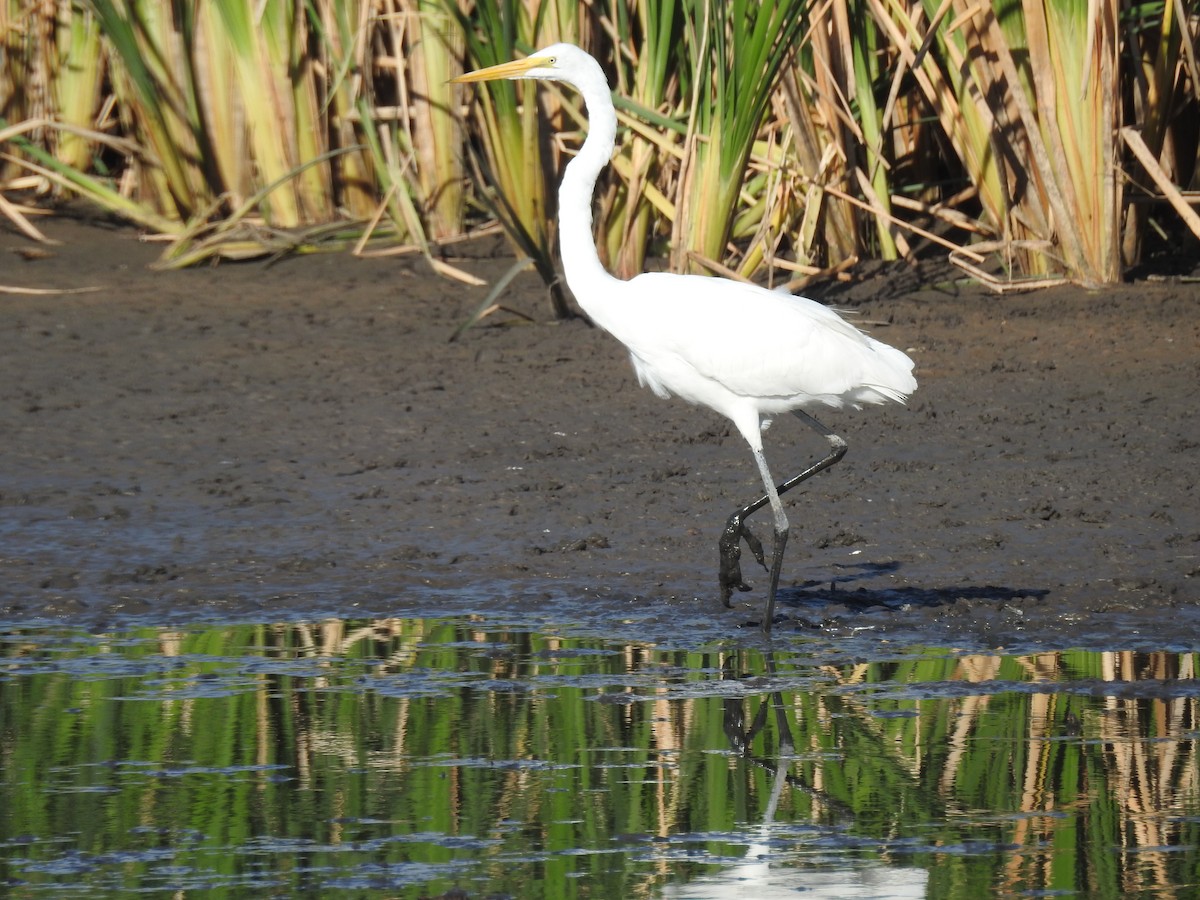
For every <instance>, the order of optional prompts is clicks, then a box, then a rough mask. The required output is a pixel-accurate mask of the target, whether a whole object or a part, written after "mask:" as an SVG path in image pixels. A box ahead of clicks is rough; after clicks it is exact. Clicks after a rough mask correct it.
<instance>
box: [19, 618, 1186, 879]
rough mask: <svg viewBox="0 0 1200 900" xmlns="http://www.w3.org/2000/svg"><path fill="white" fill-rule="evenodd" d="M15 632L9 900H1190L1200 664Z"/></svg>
mask: <svg viewBox="0 0 1200 900" xmlns="http://www.w3.org/2000/svg"><path fill="white" fill-rule="evenodd" d="M773 646H774V649H773V650H769V651H768V650H765V649H756V648H753V647H747V646H736V645H733V644H728V645H727V644H721V643H714V644H712V645H700V646H691V645H688V644H686V643H683V642H681V643H680V644H679V645H677V646H666V645H663V644H654V645H652V644H648V643H647V644H641V643H637V642H634V641H629V640H617V639H613V638H605V637H597V636H591V635H581V634H576V633H572V632H570V631H568V630H558V629H552V628H549V627H545V626H542V627H539V628H534V627H529V626H527V625H522V624H520V623H519V622H518V623H516V624H514V623H513V622H507V623H505V622H499V621H490V620H488V619H485V618H482V617H462V618H458V619H377V620H337V619H330V620H326V621H321V622H292V623H287V624H257V625H247V624H235V625H227V626H217V625H211V624H209V625H196V626H192V627H172V628H170V629H164V628H151V627H137V628H130V629H129V630H125V631H119V632H110V633H106V634H88V633H84V632H79V631H70V630H65V629H61V628H33V627H25V626H12V627H9V628H7V629H5V630H4V631H3V633H2V634H0V759H2V761H3V774H2V781H0V811H2V813H0V892H5V893H7V895H9V896H13V897H42V896H54V897H71V896H119V895H126V894H128V895H132V894H135V893H136V894H142V895H148V896H164V895H166V894H172V895H175V896H179V897H186V896H195V895H199V894H200V893H201V892H203V894H204V896H216V897H220V896H245V895H247V894H248V893H250V892H251V891H255V892H262V893H264V894H267V895H273V896H303V895H313V896H317V895H319V896H322V897H373V896H380V897H384V896H386V897H411V898H417V897H424V896H438V895H441V894H444V893H446V892H449V891H452V890H459V891H462V892H465V894H466V895H467V896H469V897H518V898H542V897H545V898H557V897H576V896H578V897H605V898H611V897H663V896H665V897H698V898H699V897H711V898H717V897H732V896H737V897H740V898H750V897H754V898H769V897H772V896H785V895H786V896H793V895H794V894H795V892H797V891H804V892H805V893H804V896H807V897H831V898H832V897H838V898H847V897H964V896H967V897H970V896H973V895H974V896H994V895H1006V896H1089V897H1137V896H1145V897H1150V896H1154V897H1163V896H1180V897H1182V896H1192V895H1194V893H1193V892H1195V891H1197V890H1198V887H1200V886H1198V880H1200V875H1198V873H1200V856H1198V854H1197V847H1198V845H1200V784H1198V782H1200V766H1198V765H1197V759H1196V755H1197V740H1198V738H1200V731H1198V728H1200V723H1198V719H1197V713H1198V711H1200V710H1198V698H1200V682H1198V681H1197V680H1196V664H1197V659H1198V657H1200V654H1196V653H1176V652H1139V653H1122V652H1093V651H1082V650H1077V651H1058V652H1050V651H1047V652H1039V653H1036V654H1026V655H1001V654H978V653H962V652H956V651H953V650H949V649H944V648H936V647H906V648H900V647H888V648H884V649H883V651H882V655H880V652H879V651H878V649H877V652H876V653H873V654H872V655H871V657H870V658H871V659H872V660H873V661H871V662H864V661H862V660H860V659H856V658H852V657H851V656H849V655H847V654H846V653H844V652H842V651H839V650H838V649H837V647H836V645H833V644H830V643H827V642H816V641H811V642H809V641H803V640H791V641H785V640H778V641H776V642H775V644H774V645H773Z"/></svg>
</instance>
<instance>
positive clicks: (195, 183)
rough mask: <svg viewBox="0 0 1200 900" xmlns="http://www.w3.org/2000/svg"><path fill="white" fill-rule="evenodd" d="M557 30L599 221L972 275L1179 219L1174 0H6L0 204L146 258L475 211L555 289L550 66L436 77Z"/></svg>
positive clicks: (197, 254) (1065, 271)
mask: <svg viewBox="0 0 1200 900" xmlns="http://www.w3.org/2000/svg"><path fill="white" fill-rule="evenodd" d="M556 40H569V41H574V42H576V43H579V44H580V45H582V46H584V47H585V48H586V49H588V50H589V51H590V52H592V53H593V54H594V55H596V56H597V57H598V58H599V59H600V60H601V61H602V63H603V64H604V65H605V67H606V69H607V70H608V71H609V72H610V77H611V80H612V83H613V84H614V89H615V93H616V95H617V97H618V109H619V114H620V116H621V124H622V127H621V131H620V135H619V138H618V149H617V154H616V158H615V159H614V164H613V165H612V166H611V167H610V168H609V170H608V171H607V172H606V173H605V176H604V179H603V181H602V184H601V186H600V189H599V191H598V200H597V203H598V206H599V210H598V215H597V217H596V218H597V240H598V243H599V245H600V247H601V253H602V255H603V256H604V257H605V259H606V261H607V263H608V264H609V265H610V266H611V267H612V268H614V269H615V270H616V271H617V272H619V273H620V274H623V275H630V274H632V273H634V272H637V271H640V270H641V269H643V268H644V267H646V265H647V259H648V258H651V257H652V258H656V259H657V260H658V261H657V262H651V263H650V265H653V266H665V267H669V268H671V269H674V270H676V271H686V270H707V271H714V272H721V273H723V274H729V275H732V276H734V277H741V278H746V279H754V280H758V281H763V282H770V283H775V282H780V281H785V282H791V283H792V284H793V285H794V284H796V283H798V282H803V280H804V279H807V278H809V277H812V276H814V275H817V274H820V273H829V272H838V271H841V270H843V269H845V268H847V267H849V266H851V265H853V264H854V262H855V261H857V260H861V259H865V258H879V259H900V258H903V259H909V260H916V259H918V258H920V257H922V256H928V255H930V254H938V255H942V256H947V257H948V258H949V259H950V260H951V261H952V262H954V263H955V264H957V265H958V266H960V267H961V268H962V269H963V270H964V272H965V273H966V274H967V275H969V276H970V277H972V278H976V279H979V280H981V281H983V282H984V283H987V284H989V285H991V286H992V287H994V288H995V289H997V290H1008V289H1017V288H1030V287H1036V286H1040V285H1045V284H1054V283H1058V282H1061V281H1064V280H1066V281H1072V282H1076V283H1079V284H1083V285H1088V286H1095V285H1102V284H1105V283H1110V282H1113V281H1115V280H1118V279H1120V278H1121V277H1122V276H1123V274H1124V273H1125V272H1126V271H1127V270H1128V269H1129V268H1130V267H1131V266H1134V265H1137V264H1138V263H1140V262H1142V261H1143V259H1144V258H1145V256H1146V255H1147V254H1148V253H1149V252H1151V251H1152V250H1153V249H1154V248H1155V247H1158V246H1172V245H1174V246H1178V243H1179V241H1180V240H1189V241H1193V242H1194V241H1196V240H1197V239H1200V216H1197V214H1196V211H1195V206H1196V204H1197V203H1198V202H1200V165H1197V162H1198V158H1200V150H1198V148H1200V96H1198V88H1197V85H1198V84H1200V60H1198V52H1197V51H1198V49H1200V11H1198V10H1197V7H1196V5H1195V4H1194V3H1191V2H1187V0H1155V2H1144V3H1136V2H1131V0H1087V2H1085V0H1022V2H1021V3H1001V2H998V0H991V2H986V0H985V2H983V3H973V2H969V0H766V2H762V3H748V2H742V0H735V2H732V3H717V2H715V0H594V2H589V3H577V2H569V0H310V2H307V3H304V4H297V3H290V2H283V0H220V2H211V3H201V2H198V0H180V2H178V3H174V4H169V5H167V4H161V3H158V2H154V0H0V41H2V48H3V51H2V52H3V55H2V56H0V215H2V216H5V217H6V218H7V219H9V220H10V221H11V222H12V223H14V224H15V225H16V227H19V228H21V229H22V230H23V231H24V232H25V233H26V234H28V235H29V236H30V237H31V238H39V237H40V236H41V234H40V231H39V230H38V228H37V226H36V221H37V219H36V215H35V214H36V213H37V212H39V208H44V207H45V206H46V203H45V199H46V198H57V197H63V196H67V195H77V196H82V197H85V198H87V199H88V200H90V201H92V202H94V203H96V204H98V205H100V206H101V207H103V208H105V209H107V210H109V211H111V212H112V213H115V214H117V215H119V216H121V217H123V218H125V219H127V220H129V221H131V222H134V223H136V224H137V225H138V226H140V227H141V228H143V229H144V230H145V231H146V232H147V233H148V234H152V235H155V236H158V237H161V238H163V239H165V240H166V241H167V243H166V249H165V251H164V253H163V257H162V264H163V265H176V266H177V265H188V264H192V263H195V262H197V261H199V260H203V259H209V258H214V257H227V258H243V257H247V256H253V255H258V254H269V253H278V252H304V251H308V250H314V249H319V248H325V247H345V248H350V249H353V250H354V251H355V252H359V253H380V252H393V253H399V252H419V253H424V254H425V255H426V256H427V257H428V258H429V260H430V262H431V264H433V265H434V266H435V267H436V268H437V270H438V271H440V272H443V273H444V274H447V275H452V276H457V277H461V278H467V277H468V276H467V275H466V274H465V273H463V272H461V271H460V270H458V269H456V268H455V267H454V266H452V265H451V264H450V263H449V262H447V253H446V251H445V250H444V249H443V248H444V245H448V244H451V243H452V242H454V241H455V240H458V239H460V238H462V237H464V236H466V235H469V234H471V233H473V232H474V231H476V230H478V229H479V228H483V227H487V226H488V225H489V224H493V223H498V224H499V226H501V227H502V228H503V229H504V231H505V233H506V234H508V236H509V237H510V238H511V241H512V244H513V247H514V249H515V250H516V251H517V253H518V254H520V255H521V256H522V257H523V258H528V259H531V260H533V262H534V264H535V265H536V267H537V269H538V270H539V272H540V273H541V274H542V276H543V277H544V278H545V279H546V281H547V282H548V283H550V284H551V285H555V287H554V289H553V290H552V294H551V297H552V307H553V310H554V312H555V314H557V315H565V314H567V310H568V307H567V305H566V302H565V299H564V296H563V294H562V291H561V288H560V287H557V286H556V281H557V279H556V275H555V272H556V264H555V259H554V224H553V223H554V212H555V210H554V203H555V195H554V185H555V183H556V180H557V173H558V171H559V170H560V169H561V166H562V164H563V163H564V161H565V158H566V157H567V156H569V154H570V153H572V152H573V150H574V149H575V148H576V147H577V146H578V144H579V143H580V141H581V140H582V138H583V136H584V133H585V122H584V120H583V117H582V110H581V109H580V108H579V105H578V100H577V98H575V97H574V96H572V95H571V94H570V92H566V91H563V92H559V91H556V90H553V89H550V90H546V89H542V90H538V89H537V88H535V87H534V86H533V85H527V84H522V85H516V84H513V83H508V82H500V83H491V84H488V85H487V86H486V87H483V88H481V89H479V90H474V89H472V90H470V91H467V90H465V89H464V88H461V87H459V86H455V85H451V84H449V79H450V78H452V77H453V76H454V75H455V74H458V73H459V72H461V71H462V69H463V67H464V66H466V67H471V68H474V67H478V66H483V65H488V64H492V63H494V62H499V61H501V60H503V59H505V58H509V57H513V56H517V55H520V54H522V53H526V52H530V51H531V50H533V49H536V47H537V46H540V45H543V44H546V43H549V42H552V41H556Z"/></svg>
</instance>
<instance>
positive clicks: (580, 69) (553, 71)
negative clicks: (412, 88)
mask: <svg viewBox="0 0 1200 900" xmlns="http://www.w3.org/2000/svg"><path fill="white" fill-rule="evenodd" d="M599 71H600V66H599V65H598V64H597V63H596V61H595V60H594V59H592V58H591V57H590V56H588V54H587V53H585V52H584V51H582V50H580V49H579V48H578V47H576V46H575V45H574V44H551V45H550V46H549V47H543V48H542V49H541V50H538V51H537V52H536V53H534V54H532V55H530V56H527V57H525V58H524V59H515V60H513V61H512V62H506V63H500V64H499V65H497V66H488V67H487V68H486V69H476V70H475V71H474V72H467V73H465V74H463V75H459V76H458V77H457V78H451V79H450V80H451V81H453V82H454V83H455V84H465V83H467V82H472V81H496V80H498V79H501V78H505V79H508V80H510V81H511V80H514V79H518V78H539V79H542V80H549V81H566V82H568V83H571V84H578V83H579V82H580V80H581V77H582V76H584V75H585V74H592V73H593V72H599Z"/></svg>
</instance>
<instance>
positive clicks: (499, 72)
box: [450, 56, 550, 84]
mask: <svg viewBox="0 0 1200 900" xmlns="http://www.w3.org/2000/svg"><path fill="white" fill-rule="evenodd" d="M549 61H550V57H548V56H527V57H525V58H524V59H514V60H513V61H512V62H506V63H500V65H498V66H488V67H487V68H486V69H476V70H475V71H474V72H466V73H464V74H462V75H459V76H458V77H456V78H451V79H450V81H451V82H453V83H454V84H466V83H467V82H470V81H497V80H499V79H501V78H520V77H521V76H522V75H524V74H525V73H526V72H528V71H529V70H530V69H536V68H538V67H539V66H544V65H546V63H548V62H549Z"/></svg>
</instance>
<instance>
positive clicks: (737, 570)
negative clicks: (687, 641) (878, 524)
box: [718, 410, 846, 633]
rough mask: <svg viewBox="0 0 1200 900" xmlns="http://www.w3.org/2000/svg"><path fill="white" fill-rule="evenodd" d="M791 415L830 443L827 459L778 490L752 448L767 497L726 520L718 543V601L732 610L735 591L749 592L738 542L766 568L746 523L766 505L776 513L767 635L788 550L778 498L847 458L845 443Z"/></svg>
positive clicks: (759, 544)
mask: <svg viewBox="0 0 1200 900" xmlns="http://www.w3.org/2000/svg"><path fill="white" fill-rule="evenodd" d="M793 412H794V414H795V415H796V417H797V418H799V419H800V420H801V421H803V422H805V423H807V424H808V425H809V426H810V427H811V428H812V429H813V430H815V431H817V432H818V433H819V434H821V435H822V436H823V437H824V438H825V439H826V440H828V441H829V446H830V450H829V455H828V456H826V457H824V458H823V459H820V460H818V461H817V462H815V463H813V464H812V465H811V466H809V467H808V468H807V469H805V470H804V471H803V472H801V473H799V474H798V475H793V476H792V477H791V478H789V479H787V480H786V481H784V482H782V483H781V484H779V485H778V487H777V486H776V485H775V484H774V480H773V479H772V478H771V473H770V471H769V470H768V469H767V463H766V459H765V458H764V457H763V455H762V450H760V449H758V448H755V447H752V448H751V449H752V450H753V451H754V456H755V460H756V461H757V462H758V465H759V470H760V472H761V473H762V477H763V483H764V485H766V488H767V493H766V494H764V495H763V496H761V497H759V498H758V499H757V500H755V501H754V502H753V503H750V504H747V505H746V506H744V507H742V508H741V509H739V510H736V511H735V512H734V513H733V514H732V515H731V516H730V517H729V519H728V521H726V523H725V530H724V531H723V532H722V533H721V540H720V542H719V551H720V568H719V570H718V581H719V583H720V586H721V601H722V602H723V603H724V604H725V605H726V606H731V605H732V604H731V603H730V602H729V601H730V597H731V595H732V594H733V591H734V590H735V589H736V590H739V591H748V590H750V585H748V584H746V582H745V581H743V580H742V567H741V561H740V560H741V556H742V550H741V541H743V540H744V541H745V542H746V545H747V546H748V547H749V548H750V552H751V553H752V554H754V558H755V559H756V560H758V562H759V563H760V564H761V565H763V566H764V567H765V566H766V562H765V556H764V554H763V546H762V541H760V540H759V539H758V538H757V537H755V536H754V535H753V534H752V533H751V532H750V530H749V529H748V528H747V527H746V524H745V521H746V519H747V518H748V517H749V516H750V515H751V514H752V513H755V512H757V511H758V510H760V509H762V508H763V507H764V506H766V505H767V504H768V503H769V504H771V507H772V509H773V511H774V513H775V535H774V537H775V540H774V546H773V547H772V556H771V568H770V579H771V580H770V587H769V589H768V594H767V605H766V610H765V615H764V616H763V621H762V629H763V631H764V632H767V633H769V632H770V631H771V625H772V620H773V619H774V616H775V592H776V590H777V589H778V587H779V573H780V571H781V569H782V567H783V550H784V547H785V546H787V539H788V523H787V518H786V516H784V514H783V505H782V504H781V503H780V502H779V496H780V495H781V494H785V493H787V492H788V491H790V490H791V489H792V488H794V487H795V486H796V485H798V484H799V483H800V482H802V481H805V480H806V479H808V478H811V477H812V476H813V475H816V474H817V473H818V472H821V471H823V470H825V469H828V468H829V467H830V466H832V465H833V464H834V463H836V462H837V461H838V460H840V459H841V458H842V457H843V456H845V455H846V442H845V441H844V440H843V439H842V438H840V437H839V436H838V435H836V434H834V433H833V432H832V431H830V430H829V429H828V428H826V427H825V426H824V425H822V424H821V423H820V422H818V421H817V420H816V419H814V418H813V417H812V416H810V415H809V414H808V413H805V412H801V411H800V410H794V411H793Z"/></svg>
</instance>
